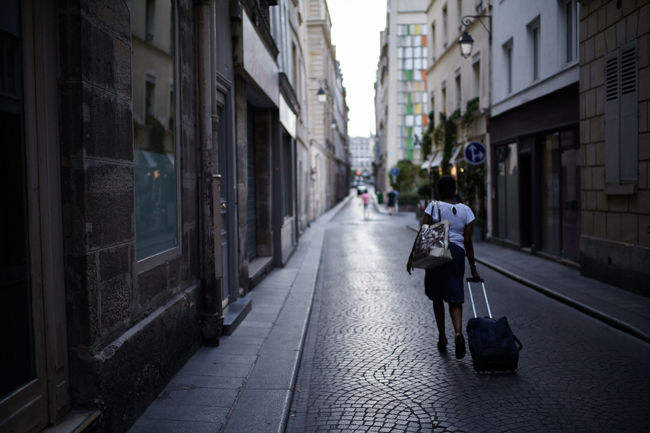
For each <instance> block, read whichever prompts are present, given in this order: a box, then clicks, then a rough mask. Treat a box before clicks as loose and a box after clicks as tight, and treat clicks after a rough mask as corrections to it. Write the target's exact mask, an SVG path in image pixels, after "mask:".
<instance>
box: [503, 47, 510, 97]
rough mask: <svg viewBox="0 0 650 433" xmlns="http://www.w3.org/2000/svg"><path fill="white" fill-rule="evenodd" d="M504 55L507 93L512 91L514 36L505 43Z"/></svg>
mask: <svg viewBox="0 0 650 433" xmlns="http://www.w3.org/2000/svg"><path fill="white" fill-rule="evenodd" d="M503 57H504V59H505V71H504V72H505V77H506V94H507V95H509V94H511V93H512V38H511V39H510V40H509V41H508V42H506V43H505V44H503Z"/></svg>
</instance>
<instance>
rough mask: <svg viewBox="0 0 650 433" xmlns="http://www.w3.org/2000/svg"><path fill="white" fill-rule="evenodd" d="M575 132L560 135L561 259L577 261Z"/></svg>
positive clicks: (578, 180)
mask: <svg viewBox="0 0 650 433" xmlns="http://www.w3.org/2000/svg"><path fill="white" fill-rule="evenodd" d="M576 137H577V131H573V130H572V131H566V132H562V133H561V135H560V143H561V144H562V156H561V161H560V165H561V173H560V174H561V184H562V185H561V188H560V191H561V192H560V194H561V211H562V257H564V258H567V259H569V260H572V261H574V262H577V261H578V258H579V257H578V256H579V254H580V166H579V164H578V158H579V153H578V147H577V144H578V143H577V138H576Z"/></svg>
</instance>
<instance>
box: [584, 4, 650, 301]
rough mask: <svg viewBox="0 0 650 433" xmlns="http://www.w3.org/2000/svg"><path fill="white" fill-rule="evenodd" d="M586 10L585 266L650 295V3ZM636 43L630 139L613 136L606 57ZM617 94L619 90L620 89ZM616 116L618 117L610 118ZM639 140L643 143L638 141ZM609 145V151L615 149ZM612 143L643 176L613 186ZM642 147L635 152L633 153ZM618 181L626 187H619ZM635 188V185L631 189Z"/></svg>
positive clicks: (593, 274) (606, 278)
mask: <svg viewBox="0 0 650 433" xmlns="http://www.w3.org/2000/svg"><path fill="white" fill-rule="evenodd" d="M580 4H581V14H580V137H581V152H580V162H581V165H582V203H583V207H582V232H581V237H580V254H581V265H582V267H581V271H582V273H583V274H584V275H587V276H590V277H593V278H597V279H601V280H604V281H607V282H609V283H612V284H615V285H618V286H620V287H623V288H626V289H628V290H631V291H634V292H638V293H642V294H644V295H646V296H647V295H650V291H649V289H648V287H649V286H648V284H647V281H648V279H649V278H650V272H649V271H648V263H650V183H649V181H650V179H649V177H648V172H649V170H648V169H649V167H650V130H649V124H650V121H649V120H650V118H649V112H650V110H649V109H648V107H650V64H649V59H648V53H649V51H650V47H649V43H650V2H648V1H640V2H639V1H638V2H625V1H623V2H621V3H620V6H617V2H614V1H609V2H606V1H582V2H581V3H580ZM630 43H633V44H634V43H635V44H636V50H637V54H636V67H635V68H633V69H631V70H632V71H633V72H636V86H637V88H636V92H633V93H635V96H636V99H637V103H636V104H633V105H636V106H635V107H634V106H633V107H631V108H632V109H633V110H634V109H636V114H637V119H638V123H637V130H636V131H632V133H633V136H631V137H630V138H631V139H626V140H625V142H623V141H622V138H621V136H620V135H618V136H617V137H615V139H614V140H613V142H610V141H608V138H607V134H608V128H610V127H611V124H613V123H616V122H617V121H618V119H617V118H614V119H613V120H608V119H606V104H607V100H606V92H607V88H606V83H607V78H606V77H605V74H604V71H605V61H606V59H609V58H610V57H609V56H611V55H612V53H616V51H617V50H618V49H620V48H622V47H626V46H628V44H630ZM614 96H615V95H614ZM609 122H611V123H609ZM634 136H636V138H637V143H636V149H634V145H633V144H632V143H633V141H634ZM608 147H609V149H608ZM612 147H616V148H618V149H621V152H624V153H625V155H622V156H621V158H626V157H632V158H633V162H632V163H633V167H634V170H633V172H634V173H636V180H634V181H631V182H628V183H627V184H624V183H622V184H621V185H614V184H611V183H610V182H608V180H607V178H606V170H607V164H608V162H607V159H611V156H610V157H609V158H608V155H611V153H609V152H611V150H612ZM634 153H636V155H634ZM618 187H621V189H619V188H618ZM628 187H629V188H628Z"/></svg>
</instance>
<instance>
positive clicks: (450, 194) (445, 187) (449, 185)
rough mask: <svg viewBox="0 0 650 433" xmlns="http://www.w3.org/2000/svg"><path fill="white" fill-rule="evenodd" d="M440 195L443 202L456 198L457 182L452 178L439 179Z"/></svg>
mask: <svg viewBox="0 0 650 433" xmlns="http://www.w3.org/2000/svg"><path fill="white" fill-rule="evenodd" d="M438 195H439V196H440V199H441V200H446V199H450V198H454V196H455V195H456V180H455V179H454V178H453V177H451V176H442V177H441V178H440V179H438Z"/></svg>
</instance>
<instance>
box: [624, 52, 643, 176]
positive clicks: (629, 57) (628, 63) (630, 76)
mask: <svg viewBox="0 0 650 433" xmlns="http://www.w3.org/2000/svg"><path fill="white" fill-rule="evenodd" d="M620 71H621V75H620V76H621V108H620V110H621V126H620V128H621V144H620V149H621V155H620V164H621V172H620V173H621V178H620V180H621V183H634V182H636V181H637V180H638V162H637V159H638V151H639V149H638V140H639V123H638V122H639V117H638V108H639V105H638V86H637V52H636V42H634V43H632V44H629V45H626V46H625V47H623V49H622V50H621V67H620Z"/></svg>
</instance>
